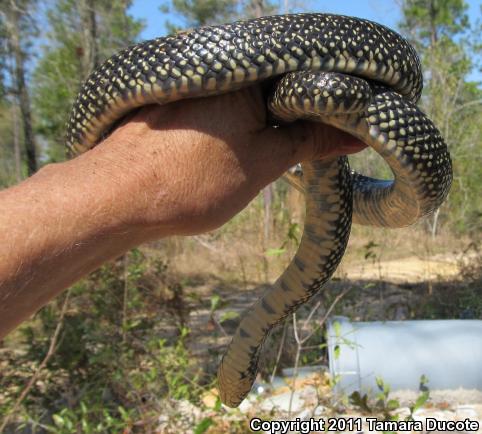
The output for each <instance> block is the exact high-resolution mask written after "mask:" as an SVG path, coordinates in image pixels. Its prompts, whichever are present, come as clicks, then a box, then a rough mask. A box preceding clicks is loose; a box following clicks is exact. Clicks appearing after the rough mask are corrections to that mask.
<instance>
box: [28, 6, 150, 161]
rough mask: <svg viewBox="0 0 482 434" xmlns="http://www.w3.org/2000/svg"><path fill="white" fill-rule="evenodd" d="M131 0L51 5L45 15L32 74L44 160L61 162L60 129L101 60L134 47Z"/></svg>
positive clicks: (135, 30) (136, 27)
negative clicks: (39, 51) (46, 28)
mask: <svg viewBox="0 0 482 434" xmlns="http://www.w3.org/2000/svg"><path fill="white" fill-rule="evenodd" d="M131 3H132V1H131V0H117V1H108V0H99V1H95V2H94V1H92V0H82V1H80V2H77V1H74V0H57V1H55V2H54V4H53V6H52V7H51V8H50V9H49V11H48V12H47V20H48V23H49V28H50V31H49V32H48V33H47V40H48V44H47V45H45V46H44V47H43V49H42V55H41V58H40V59H39V61H38V63H37V65H36V68H35V71H34V80H33V82H34V96H35V97H34V102H35V108H36V110H37V112H38V115H39V122H38V125H37V130H38V132H39V133H40V134H41V135H42V136H43V137H44V138H45V140H46V141H47V143H48V150H47V154H48V160H49V161H59V160H62V159H64V158H65V157H64V155H65V150H64V139H65V125H66V123H67V116H68V113H69V111H70V106H71V104H72V102H73V99H74V97H75V95H76V94H77V92H78V90H79V86H80V84H81V83H82V81H83V80H84V79H85V78H86V77H87V76H88V74H89V73H90V72H91V71H92V69H94V68H95V66H97V65H98V64H99V63H100V62H101V61H102V60H103V59H105V58H107V57H109V56H110V55H112V54H113V53H115V52H116V51H118V50H119V49H120V48H124V47H125V46H127V45H129V44H132V43H134V42H135V41H136V40H137V38H138V35H139V33H140V31H141V29H142V26H143V25H142V23H141V22H140V21H139V20H136V19H134V18H133V17H132V16H130V15H129V12H128V9H129V7H130V6H131Z"/></svg>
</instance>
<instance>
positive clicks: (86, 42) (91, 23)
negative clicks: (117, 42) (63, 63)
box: [79, 0, 99, 78]
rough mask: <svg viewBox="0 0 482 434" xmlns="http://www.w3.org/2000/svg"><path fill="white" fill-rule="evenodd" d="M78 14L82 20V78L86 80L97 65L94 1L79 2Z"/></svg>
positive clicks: (97, 49) (97, 50)
mask: <svg viewBox="0 0 482 434" xmlns="http://www.w3.org/2000/svg"><path fill="white" fill-rule="evenodd" d="M79 12H80V16H81V19H82V32H83V53H82V76H83V77H84V78H87V76H88V75H89V74H90V73H91V72H92V71H93V70H94V69H95V68H96V67H97V66H98V65H99V47H98V44H97V22H96V19H95V7H94V0H80V1H79Z"/></svg>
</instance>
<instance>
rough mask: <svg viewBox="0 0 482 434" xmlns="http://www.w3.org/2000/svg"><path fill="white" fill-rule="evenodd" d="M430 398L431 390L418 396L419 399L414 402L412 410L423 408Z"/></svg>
mask: <svg viewBox="0 0 482 434" xmlns="http://www.w3.org/2000/svg"><path fill="white" fill-rule="evenodd" d="M429 398H430V392H428V391H426V392H423V393H421V394H420V395H419V397H418V398H417V400H416V401H415V404H413V407H412V408H413V410H412V411H415V410H418V409H419V408H421V407H422V406H423V405H424V404H425V403H426V402H427V401H428V399H429Z"/></svg>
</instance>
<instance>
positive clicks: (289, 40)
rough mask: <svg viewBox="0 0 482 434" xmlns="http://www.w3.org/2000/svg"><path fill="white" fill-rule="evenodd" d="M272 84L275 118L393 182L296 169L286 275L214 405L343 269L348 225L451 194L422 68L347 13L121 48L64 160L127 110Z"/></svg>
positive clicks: (340, 162) (230, 365)
mask: <svg viewBox="0 0 482 434" xmlns="http://www.w3.org/2000/svg"><path fill="white" fill-rule="evenodd" d="M277 76H279V78H280V81H279V82H278V84H277V85H276V86H275V91H274V92H273V94H272V95H271V97H270V100H269V102H268V105H269V109H270V111H271V112H272V113H273V114H274V116H275V117H277V118H278V119H279V120H282V121H291V120H294V119H297V118H307V119H312V120H317V121H321V122H324V123H327V124H331V125H334V126H336V127H338V128H340V129H342V130H344V131H347V132H349V133H351V134H352V135H354V136H356V137H358V138H360V139H361V140H363V141H364V142H365V143H367V144H368V145H370V146H371V147H373V148H374V149H375V150H376V151H377V152H378V153H379V154H380V155H381V156H382V157H383V158H384V159H385V160H386V161H387V163H388V164H389V166H390V167H391V169H392V171H393V173H394V176H395V180H394V181H380V180H374V179H370V178H367V177H364V176H362V175H358V174H355V173H350V170H349V167H348V163H347V159H346V157H342V158H336V159H330V160H323V161H313V162H311V163H307V164H303V176H302V185H303V190H304V191H305V195H306V208H307V211H306V219H305V226H304V233H303V237H302V240H301V244H300V247H299V250H298V252H297V254H296V256H295V257H294V259H293V260H292V262H291V264H290V265H289V267H288V269H287V270H286V271H285V272H284V274H283V275H282V276H281V277H280V278H279V279H278V280H277V281H276V282H275V283H274V285H273V287H272V288H271V289H270V290H269V291H268V292H266V294H264V296H263V297H262V298H261V299H260V300H258V302H257V303H256V304H255V305H254V306H253V307H252V308H251V309H250V310H249V311H248V312H247V313H246V314H245V316H244V317H243V319H242V321H241V323H240V325H239V327H238V330H237V332H236V334H235V336H234V338H233V341H232V343H231V345H230V346H229V348H228V350H227V352H226V354H225V355H224V357H223V360H222V362H221V365H220V368H219V386H220V393H221V398H222V400H223V402H224V403H225V404H227V405H229V406H237V405H239V403H240V402H241V401H242V400H243V399H244V397H245V396H246V394H247V393H248V392H249V390H250V388H251V385H252V383H253V381H254V378H255V376H256V371H257V361H258V356H259V352H260V348H261V345H262V343H263V341H264V339H265V336H266V335H267V333H268V332H269V331H270V329H271V328H272V327H273V325H275V324H277V323H278V322H279V321H280V320H281V319H282V318H284V317H285V316H286V315H288V314H289V313H291V312H293V311H294V309H295V308H296V307H297V306H298V305H300V304H301V303H303V302H305V301H306V300H308V299H309V298H310V297H311V296H312V295H313V294H315V293H316V292H317V291H318V290H319V289H320V288H321V287H322V286H323V284H324V283H325V282H326V281H327V280H328V279H329V278H330V276H331V275H332V273H333V272H334V271H335V269H336V267H337V265H338V263H339V262H340V260H341V258H342V256H343V253H344V250H345V246H346V243H347V241H348V236H349V232H350V226H351V221H352V207H353V221H354V222H356V223H361V224H367V225H376V226H384V227H401V226H406V225H409V224H411V223H413V222H415V221H416V220H417V219H419V218H420V217H422V216H424V215H426V214H427V213H430V212H431V211H433V210H434V209H436V208H437V207H438V206H439V205H440V204H441V203H442V201H443V200H444V198H445V197H446V195H447V192H448V190H449V188H450V184H451V179H452V171H451V161H450V156H449V153H448V151H447V147H446V145H445V143H444V141H443V139H442V138H441V136H440V134H439V132H438V131H437V129H436V128H435V127H434V125H433V123H432V122H431V121H430V120H429V119H428V118H427V117H426V116H425V115H424V114H423V113H422V112H421V111H420V110H418V109H417V107H416V106H415V103H416V102H417V100H418V98H419V97H420V94H421V90H422V76H421V70H420V62H419V59H418V57H417V54H416V53H415V51H414V49H413V48H412V47H411V46H410V45H409V44H408V43H407V42H406V41H405V40H404V39H403V38H402V37H401V36H400V35H398V34H397V33H395V32H393V31H392V30H390V29H388V28H386V27H384V26H381V25H379V24H375V23H373V22H370V21H367V20H363V19H358V18H351V17H346V16H337V15H325V14H298V15H284V16H274V17H267V18H260V19H255V20H249V21H240V22H236V23H233V24H227V25H221V26H213V27H204V28H200V29H196V30H193V31H189V32H186V33H180V34H178V35H174V36H169V37H166V38H158V39H154V40H151V41H147V42H143V43H140V44H138V45H135V46H132V47H129V48H127V49H125V50H123V51H121V52H120V53H118V54H116V55H115V56H113V57H111V58H110V59H108V60H107V61H106V62H105V63H104V64H103V65H102V66H101V67H100V68H98V69H97V70H96V71H94V72H93V73H92V74H91V75H90V77H89V78H88V79H87V81H86V82H85V83H84V85H83V87H82V89H81V91H80V93H79V96H78V97H77V100H76V102H75V104H74V106H73V109H72V113H71V117H70V123H69V126H68V140H67V143H68V147H69V149H70V150H71V151H73V152H83V151H86V150H88V149H89V148H92V147H93V146H95V145H96V143H97V142H98V141H99V140H100V139H101V137H102V136H103V135H104V134H106V133H107V132H108V131H109V129H110V128H111V127H112V125H113V124H114V123H115V121H117V120H118V119H120V118H121V117H122V116H123V115H124V114H126V113H127V112H129V111H131V110H132V109H134V108H136V107H139V106H142V105H146V104H152V103H154V104H156V103H161V104H165V103H169V102H172V101H175V100H179V99H182V98H191V97H201V96H206V95H215V94H219V93H223V92H229V91H232V90H235V89H240V88H242V87H246V86H249V85H252V84H254V83H258V82H261V81H263V80H266V79H270V78H273V77H277Z"/></svg>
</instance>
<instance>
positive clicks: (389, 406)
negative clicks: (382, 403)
mask: <svg viewBox="0 0 482 434" xmlns="http://www.w3.org/2000/svg"><path fill="white" fill-rule="evenodd" d="M398 407H400V403H399V402H398V400H396V399H389V400H388V402H387V409H388V410H395V409H397V408H398Z"/></svg>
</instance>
